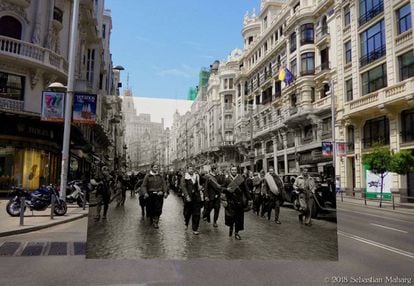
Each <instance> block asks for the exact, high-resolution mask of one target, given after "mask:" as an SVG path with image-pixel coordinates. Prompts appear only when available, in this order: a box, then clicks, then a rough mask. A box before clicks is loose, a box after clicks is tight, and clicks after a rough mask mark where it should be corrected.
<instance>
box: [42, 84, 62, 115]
mask: <svg viewBox="0 0 414 286" xmlns="http://www.w3.org/2000/svg"><path fill="white" fill-rule="evenodd" d="M64 112H65V93H64V92H52V91H43V92H42V115H41V117H40V120H42V121H49V122H63V121H64Z"/></svg>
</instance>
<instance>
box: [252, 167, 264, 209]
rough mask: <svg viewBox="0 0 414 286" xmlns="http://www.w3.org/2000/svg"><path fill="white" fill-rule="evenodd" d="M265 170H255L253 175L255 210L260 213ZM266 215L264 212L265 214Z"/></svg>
mask: <svg viewBox="0 0 414 286" xmlns="http://www.w3.org/2000/svg"><path fill="white" fill-rule="evenodd" d="M264 175H265V173H264V171H263V170H262V171H261V172H260V173H258V172H255V173H254V175H253V211H254V212H255V213H256V214H257V215H259V214H260V207H261V205H262V201H263V199H262V183H263V179H264ZM263 216H264V214H263Z"/></svg>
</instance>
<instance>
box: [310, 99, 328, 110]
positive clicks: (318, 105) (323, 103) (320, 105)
mask: <svg viewBox="0 0 414 286" xmlns="http://www.w3.org/2000/svg"><path fill="white" fill-rule="evenodd" d="M312 105H313V109H315V110H317V109H326V108H331V107H332V101H331V97H330V96H325V97H324V98H321V99H318V100H317V101H315V102H314V103H312Z"/></svg>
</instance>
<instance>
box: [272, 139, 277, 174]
mask: <svg viewBox="0 0 414 286" xmlns="http://www.w3.org/2000/svg"><path fill="white" fill-rule="evenodd" d="M272 140H273V168H274V169H275V172H276V174H279V170H278V167H277V136H276V134H273V135H272Z"/></svg>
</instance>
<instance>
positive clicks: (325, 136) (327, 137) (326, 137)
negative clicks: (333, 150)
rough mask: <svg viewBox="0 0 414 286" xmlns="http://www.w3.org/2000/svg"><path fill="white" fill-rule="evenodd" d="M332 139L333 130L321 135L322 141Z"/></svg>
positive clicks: (323, 132)
mask: <svg viewBox="0 0 414 286" xmlns="http://www.w3.org/2000/svg"><path fill="white" fill-rule="evenodd" d="M331 138H332V130H329V129H328V130H326V131H322V134H321V139H322V140H327V139H331Z"/></svg>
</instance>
